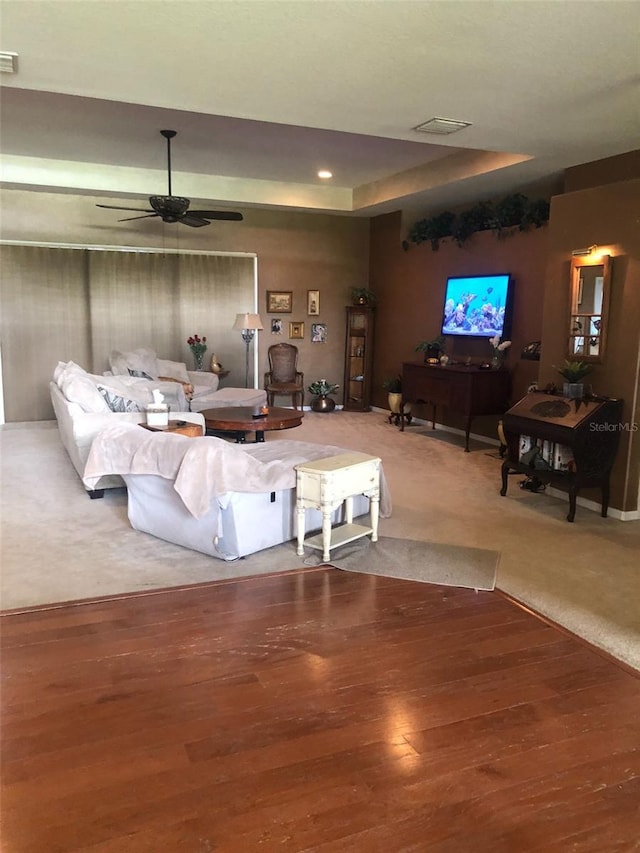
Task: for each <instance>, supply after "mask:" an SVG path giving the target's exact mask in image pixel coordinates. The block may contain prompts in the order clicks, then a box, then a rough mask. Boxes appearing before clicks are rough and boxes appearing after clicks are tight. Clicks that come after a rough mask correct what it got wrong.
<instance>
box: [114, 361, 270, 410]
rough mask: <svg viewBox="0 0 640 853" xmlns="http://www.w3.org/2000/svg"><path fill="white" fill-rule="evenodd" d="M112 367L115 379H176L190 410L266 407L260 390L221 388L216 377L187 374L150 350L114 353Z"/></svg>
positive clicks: (203, 373) (196, 372) (181, 365)
mask: <svg viewBox="0 0 640 853" xmlns="http://www.w3.org/2000/svg"><path fill="white" fill-rule="evenodd" d="M109 367H110V368H111V373H112V374H113V375H114V376H121V377H122V376H124V377H129V376H136V377H138V378H146V379H151V380H155V381H158V380H161V379H166V378H171V379H173V381H174V382H177V383H180V384H181V385H182V387H183V389H187V390H186V396H187V400H188V402H189V406H188V408H189V409H190V410H191V411H192V412H203V411H205V409H215V408H219V407H221V406H255V407H258V406H264V405H265V404H266V402H267V392H266V391H264V390H262V389H260V388H232V387H229V388H220V387H219V383H220V379H219V377H218V376H217V375H216V374H215V373H208V372H207V371H205V370H187V366H186V364H184V362H181V361H169V360H167V359H162V358H158V356H157V355H156V353H155V351H154V350H152V349H149V348H148V347H141V348H140V349H136V350H132V351H131V352H120V351H119V350H114V351H113V352H112V353H111V355H110V357H109Z"/></svg>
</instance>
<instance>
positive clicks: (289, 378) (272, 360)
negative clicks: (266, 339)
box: [269, 344, 298, 382]
mask: <svg viewBox="0 0 640 853" xmlns="http://www.w3.org/2000/svg"><path fill="white" fill-rule="evenodd" d="M297 366H298V347H296V346H294V345H293V344H272V345H271V346H270V347H269V368H270V370H271V381H272V382H295V381H296V371H297Z"/></svg>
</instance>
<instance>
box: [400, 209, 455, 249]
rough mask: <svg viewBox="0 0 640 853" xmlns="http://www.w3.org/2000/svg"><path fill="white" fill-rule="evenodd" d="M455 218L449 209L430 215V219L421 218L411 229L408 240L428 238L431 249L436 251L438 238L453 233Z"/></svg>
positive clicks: (418, 241) (438, 245)
mask: <svg viewBox="0 0 640 853" xmlns="http://www.w3.org/2000/svg"><path fill="white" fill-rule="evenodd" d="M455 219H456V215H455V213H452V212H451V211H450V210H445V211H443V212H442V213H438V214H437V216H432V217H431V219H421V220H420V221H419V222H416V224H415V225H414V226H413V228H412V229H411V231H410V233H409V240H410V241H411V242H412V243H425V242H427V240H428V241H429V242H430V243H431V248H432V249H433V251H434V252H437V251H438V248H439V247H440V240H442V238H443V237H450V236H451V234H452V233H453V223H454V222H455Z"/></svg>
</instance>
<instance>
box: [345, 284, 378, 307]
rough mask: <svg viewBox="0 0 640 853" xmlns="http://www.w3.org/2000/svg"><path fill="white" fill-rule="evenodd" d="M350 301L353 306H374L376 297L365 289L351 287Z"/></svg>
mask: <svg viewBox="0 0 640 853" xmlns="http://www.w3.org/2000/svg"><path fill="white" fill-rule="evenodd" d="M351 300H352V302H353V304H354V305H371V306H373V305H375V304H376V295H375V293H374V292H373V291H372V290H369V288H367V287H352V288H351Z"/></svg>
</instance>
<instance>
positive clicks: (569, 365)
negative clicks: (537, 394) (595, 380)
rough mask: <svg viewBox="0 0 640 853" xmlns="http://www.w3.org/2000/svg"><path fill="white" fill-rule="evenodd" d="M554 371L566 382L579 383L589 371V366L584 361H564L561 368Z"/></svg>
mask: <svg viewBox="0 0 640 853" xmlns="http://www.w3.org/2000/svg"><path fill="white" fill-rule="evenodd" d="M554 367H555V364H554ZM556 370H557V371H558V373H559V374H560V376H564V378H565V379H566V380H567V382H580V380H581V379H583V378H584V377H585V376H586V375H587V373H589V372H590V371H591V365H590V364H587V362H586V361H568V360H565V363H564V364H563V365H562V367H556Z"/></svg>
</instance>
